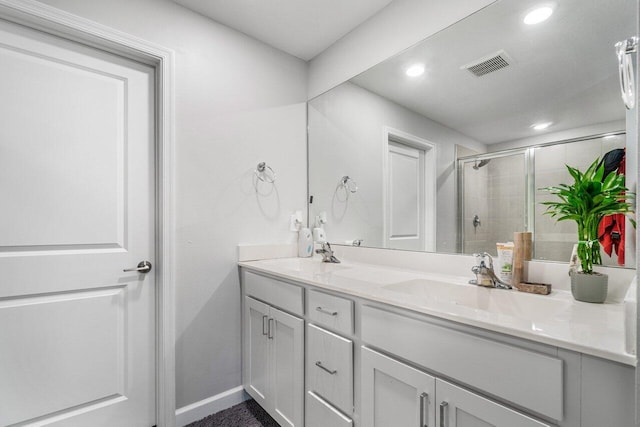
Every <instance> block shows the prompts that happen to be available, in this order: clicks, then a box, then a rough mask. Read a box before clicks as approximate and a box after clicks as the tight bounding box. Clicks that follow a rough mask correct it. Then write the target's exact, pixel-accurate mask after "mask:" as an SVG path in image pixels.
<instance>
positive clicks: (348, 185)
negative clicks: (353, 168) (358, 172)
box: [339, 175, 358, 193]
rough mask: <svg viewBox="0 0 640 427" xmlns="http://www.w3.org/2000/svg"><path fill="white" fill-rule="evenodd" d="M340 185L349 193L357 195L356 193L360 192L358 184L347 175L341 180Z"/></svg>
mask: <svg viewBox="0 0 640 427" xmlns="http://www.w3.org/2000/svg"><path fill="white" fill-rule="evenodd" d="M339 185H340V186H341V187H343V188H344V189H345V190H346V191H348V192H349V193H355V192H356V191H358V184H356V182H355V181H354V180H353V178H351V177H350V176H349V175H345V176H343V177H342V178H340V184H339Z"/></svg>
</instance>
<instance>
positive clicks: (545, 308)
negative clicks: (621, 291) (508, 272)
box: [383, 279, 572, 321]
mask: <svg viewBox="0 0 640 427" xmlns="http://www.w3.org/2000/svg"><path fill="white" fill-rule="evenodd" d="M383 288H384V289H386V290H388V291H391V292H395V293H401V294H405V295H407V296H409V297H411V298H412V300H413V301H415V302H417V303H424V304H443V305H446V304H450V305H453V306H462V307H465V308H468V309H472V310H477V311H483V312H487V313H493V314H496V315H504V316H509V317H512V318H519V319H523V320H529V321H546V320H549V319H552V318H553V319H557V320H561V319H566V320H570V319H571V306H572V301H571V300H570V299H555V298H553V297H551V296H541V295H530V294H524V293H519V292H517V291H509V290H501V289H491V288H484V287H481V286H476V285H470V284H454V283H446V282H440V281H434V280H428V279H415V280H410V281H406V282H401V283H394V284H391V285H387V286H383Z"/></svg>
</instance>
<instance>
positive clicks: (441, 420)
mask: <svg viewBox="0 0 640 427" xmlns="http://www.w3.org/2000/svg"><path fill="white" fill-rule="evenodd" d="M436 393H437V394H436V398H437V404H438V411H437V413H436V416H437V424H436V425H438V426H441V427H550V426H551V425H550V424H545V423H542V422H540V421H536V420H534V419H533V418H530V417H528V416H526V415H523V414H521V413H519V412H516V411H513V410H511V409H509V408H507V407H505V406H502V405H499V404H498V403H496V402H493V401H491V400H488V399H485V398H484V397H481V396H479V395H477V394H475V393H471V392H470V391H468V390H465V389H462V388H460V387H457V386H455V385H453V384H450V383H448V382H446V381H443V380H440V379H438V380H436Z"/></svg>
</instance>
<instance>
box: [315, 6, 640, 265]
mask: <svg viewBox="0 0 640 427" xmlns="http://www.w3.org/2000/svg"><path fill="white" fill-rule="evenodd" d="M540 6H548V7H550V8H551V9H552V11H553V13H552V14H551V16H549V17H548V19H546V20H544V21H542V22H539V23H537V24H527V23H525V22H524V20H525V17H526V15H527V14H528V13H529V12H531V11H533V10H535V9H537V8H538V7H540ZM636 8H637V5H636V3H635V2H634V1H632V0H610V1H606V2H603V1H595V2H584V1H581V0H563V1H556V2H551V3H550V2H542V4H541V2H540V1H532V0H499V1H497V2H495V3H493V4H491V5H490V6H488V7H486V8H484V9H482V10H480V11H479V12H477V13H475V14H473V15H471V16H469V17H467V18H466V19H464V20H462V21H460V22H458V23H456V24H454V25H452V26H451V27H449V28H447V29H445V30H443V31H441V32H439V33H437V34H435V35H433V36H431V37H430V38H428V39H426V40H424V41H423V42H421V43H419V44H417V45H416V46H414V47H412V48H410V49H408V50H406V51H404V52H402V53H400V54H398V55H397V56H394V57H392V58H390V59H388V60H386V61H384V62H382V63H380V64H378V65H376V66H375V67H373V68H371V69H369V70H367V71H365V72H363V73H362V74H360V75H358V76H356V77H354V78H353V79H351V80H350V81H348V82H345V83H343V84H341V85H339V86H337V87H335V88H333V89H331V90H329V91H328V92H326V93H324V94H322V95H320V96H318V97H316V98H314V99H312V100H310V101H309V108H308V120H309V149H308V155H309V196H310V204H309V223H310V224H311V226H313V225H314V224H316V223H322V226H323V227H324V228H325V230H326V233H327V237H328V240H329V241H330V242H332V243H336V244H354V245H359V244H360V245H362V246H369V247H382V248H393V249H408V250H425V251H437V252H449V253H461V252H462V253H472V252H476V251H479V250H489V251H491V252H495V244H496V243H497V242H501V241H507V240H510V236H512V235H513V232H515V231H532V232H533V233H534V234H533V235H534V257H535V258H538V259H546V260H557V261H565V262H566V261H567V260H568V258H569V256H570V253H571V247H572V245H573V243H574V242H575V239H576V238H575V235H576V232H575V230H574V229H573V228H572V227H573V224H570V223H568V222H567V224H566V226H565V224H564V223H561V224H558V223H555V222H553V221H552V220H551V219H550V218H548V217H547V216H543V215H542V212H543V209H542V206H541V205H540V202H541V201H542V200H544V195H543V194H542V193H541V192H540V191H539V190H537V189H538V188H540V187H543V186H548V185H556V184H559V183H562V182H569V179H570V178H569V176H568V174H567V173H566V170H565V167H564V164H565V163H567V164H570V165H572V166H576V167H579V168H584V167H586V166H588V164H590V163H591V162H592V161H594V160H595V159H596V158H598V157H603V156H604V155H605V154H607V153H609V152H611V151H612V150H624V149H625V147H626V140H627V138H629V139H630V140H632V138H635V131H634V129H635V123H631V121H632V120H634V119H633V117H634V116H633V114H630V113H628V112H627V111H626V109H625V107H624V104H623V102H622V100H621V97H620V89H619V82H618V64H617V58H616V54H615V49H614V44H615V43H616V42H617V41H620V40H624V39H626V38H628V37H630V36H632V35H634V34H635V33H636V23H635V17H636ZM626 150H627V152H626V157H625V161H626V177H627V187H629V188H631V189H632V190H634V189H635V186H636V184H635V181H634V180H635V178H634V177H635V176H636V173H635V171H636V164H635V160H634V159H635V157H636V155H635V153H636V147H635V146H633V147H632V146H630V147H626ZM621 153H623V154H624V152H622V151H621ZM627 225H628V224H627ZM623 233H625V234H626V237H627V238H626V245H627V246H628V248H627V253H634V247H632V246H633V245H634V244H635V234H633V233H634V230H633V229H632V227H630V226H628V227H627V229H626V230H623ZM491 248H493V250H491ZM627 258H628V259H627V260H626V261H625V260H624V259H617V258H616V257H615V255H614V256H613V257H607V256H605V257H604V259H605V264H608V265H622V266H627V267H633V266H634V265H633V264H634V260H633V259H631V258H633V257H627Z"/></svg>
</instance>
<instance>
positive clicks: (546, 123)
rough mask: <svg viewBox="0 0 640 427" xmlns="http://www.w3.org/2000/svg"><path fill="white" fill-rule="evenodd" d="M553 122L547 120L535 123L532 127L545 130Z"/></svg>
mask: <svg viewBox="0 0 640 427" xmlns="http://www.w3.org/2000/svg"><path fill="white" fill-rule="evenodd" d="M551 125H552V123H551V122H545V123H536V124H534V125H531V128H532V129H533V130H545V129H546V128H548V127H549V126H551Z"/></svg>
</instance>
